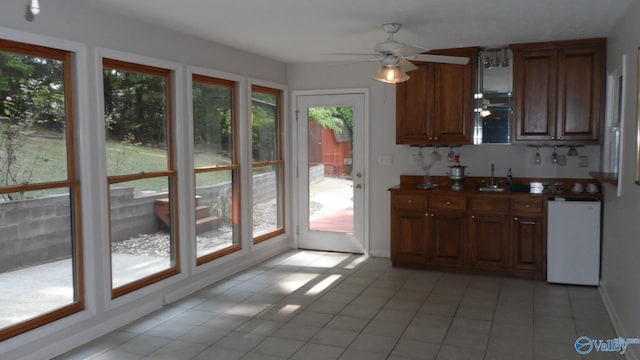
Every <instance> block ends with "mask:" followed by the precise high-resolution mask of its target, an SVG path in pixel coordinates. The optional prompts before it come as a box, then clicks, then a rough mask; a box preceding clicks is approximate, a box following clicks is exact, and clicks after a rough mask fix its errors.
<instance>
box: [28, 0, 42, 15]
mask: <svg viewBox="0 0 640 360" xmlns="http://www.w3.org/2000/svg"><path fill="white" fill-rule="evenodd" d="M30 9H31V13H32V14H33V15H38V14H40V4H39V3H38V0H31V8H30Z"/></svg>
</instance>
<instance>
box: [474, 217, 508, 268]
mask: <svg viewBox="0 0 640 360" xmlns="http://www.w3.org/2000/svg"><path fill="white" fill-rule="evenodd" d="M510 235H511V234H510V232H509V216H508V215H490V214H474V215H469V265H471V266H473V267H477V268H486V269H508V268H509V267H510V266H511V252H510V248H511V246H510V245H511V244H510V243H511V241H510V240H511V239H510Z"/></svg>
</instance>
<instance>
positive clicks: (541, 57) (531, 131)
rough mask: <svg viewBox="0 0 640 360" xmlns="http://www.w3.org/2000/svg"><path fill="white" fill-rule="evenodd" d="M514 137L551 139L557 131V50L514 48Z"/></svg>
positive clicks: (519, 138) (516, 139)
mask: <svg viewBox="0 0 640 360" xmlns="http://www.w3.org/2000/svg"><path fill="white" fill-rule="evenodd" d="M513 56H514V61H513V64H514V69H513V72H514V74H513V75H514V95H515V101H514V106H515V121H516V124H515V125H516V126H515V137H514V142H517V141H532V140H535V141H548V140H554V139H555V132H556V98H557V91H556V84H557V77H558V66H557V64H558V61H557V59H558V52H557V51H556V50H524V49H517V48H516V49H514V51H513Z"/></svg>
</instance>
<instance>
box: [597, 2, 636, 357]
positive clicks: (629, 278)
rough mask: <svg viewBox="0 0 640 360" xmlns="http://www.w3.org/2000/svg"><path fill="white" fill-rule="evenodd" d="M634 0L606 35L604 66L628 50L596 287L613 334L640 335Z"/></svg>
mask: <svg viewBox="0 0 640 360" xmlns="http://www.w3.org/2000/svg"><path fill="white" fill-rule="evenodd" d="M638 19H640V2H638V1H634V2H633V4H632V5H631V6H630V7H629V9H628V10H627V11H626V12H625V14H624V16H623V18H622V19H621V20H620V22H619V23H618V25H617V26H616V27H615V28H614V29H613V30H612V31H611V33H610V34H609V38H608V52H607V67H608V70H609V71H614V70H616V69H617V68H619V67H620V66H621V60H622V55H623V54H626V55H628V67H627V70H628V72H627V80H628V81H627V88H626V89H625V90H626V97H625V101H626V108H625V117H624V119H623V122H624V125H623V126H624V134H623V141H624V149H623V157H622V160H621V161H622V163H621V175H622V178H621V180H622V188H621V191H622V196H621V197H620V198H618V197H616V188H615V187H614V186H611V185H608V186H607V187H606V196H605V208H604V229H603V250H602V251H603V253H602V280H601V285H602V286H601V289H602V291H603V294H604V296H605V300H606V301H607V302H608V304H607V305H608V307H609V311H610V313H612V316H613V320H614V325H615V326H616V330H617V331H618V335H619V336H622V337H640V306H638V304H639V303H640V286H639V285H640V262H639V261H638V256H639V255H640V237H639V236H638V234H640V221H639V220H640V218H639V216H640V186H639V185H635V184H634V177H635V171H636V142H637V140H636V134H637V133H636V129H637V109H638V101H637V100H638V98H637V96H638V93H637V91H638V45H639V44H640V22H638ZM629 348H630V351H631V352H630V354H629V355H628V357H629V358H633V359H640V347H639V346H637V345H634V346H630V347H629Z"/></svg>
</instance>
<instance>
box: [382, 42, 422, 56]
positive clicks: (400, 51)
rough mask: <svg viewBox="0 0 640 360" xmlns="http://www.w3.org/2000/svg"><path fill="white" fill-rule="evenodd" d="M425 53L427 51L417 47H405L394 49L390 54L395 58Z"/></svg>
mask: <svg viewBox="0 0 640 360" xmlns="http://www.w3.org/2000/svg"><path fill="white" fill-rule="evenodd" d="M427 51H429V50H428V49H424V48H421V47H418V46H413V45H405V46H402V47H399V48H395V49H393V50H392V51H391V52H392V53H393V55H396V56H413V55H418V54H420V53H423V52H427Z"/></svg>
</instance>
